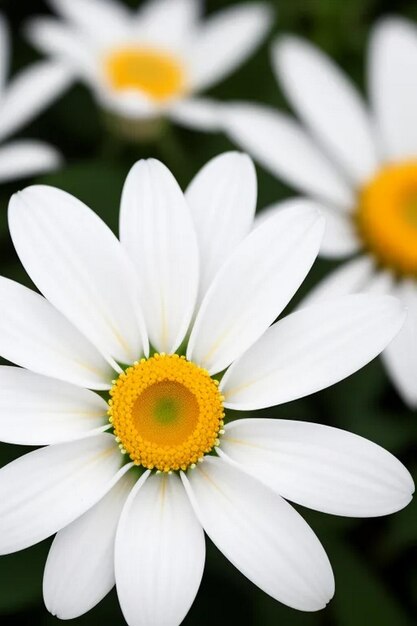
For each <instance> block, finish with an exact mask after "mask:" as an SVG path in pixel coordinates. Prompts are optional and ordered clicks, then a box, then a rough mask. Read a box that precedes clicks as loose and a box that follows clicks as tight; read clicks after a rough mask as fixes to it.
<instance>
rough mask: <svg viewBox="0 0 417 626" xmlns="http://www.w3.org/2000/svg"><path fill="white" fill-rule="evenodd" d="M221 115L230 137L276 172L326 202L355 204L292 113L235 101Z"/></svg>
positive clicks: (337, 173) (351, 205) (303, 190)
mask: <svg viewBox="0 0 417 626" xmlns="http://www.w3.org/2000/svg"><path fill="white" fill-rule="evenodd" d="M221 117H222V121H223V124H224V128H225V131H226V132H227V133H228V134H229V136H230V137H231V139H232V140H233V141H235V142H236V143H237V145H238V146H240V147H241V148H242V149H243V150H246V151H248V152H249V154H251V155H252V156H253V157H254V158H255V159H256V160H257V161H259V163H261V165H263V166H264V167H265V168H267V169H268V170H269V171H270V172H271V173H272V174H273V175H274V176H278V177H279V178H283V179H284V180H285V181H288V182H289V183H290V184H291V185H294V187H296V188H297V189H299V190H300V191H301V192H302V193H307V194H310V195H313V196H314V197H316V198H317V199H319V200H323V201H324V202H326V203H329V204H334V205H335V206H340V207H342V208H345V209H350V208H351V207H353V206H354V205H355V197H354V194H353V191H352V189H351V188H350V187H349V186H348V184H347V183H346V182H345V181H344V180H343V178H342V177H341V176H340V174H339V172H338V170H337V169H336V168H335V167H334V166H333V165H332V163H331V162H330V161H329V160H327V159H326V158H325V156H324V155H323V154H322V152H321V151H320V150H319V149H318V148H317V146H316V145H315V143H314V142H313V141H312V140H311V139H310V137H309V136H308V135H307V134H306V133H305V131H304V130H303V129H302V128H301V126H300V125H299V124H298V123H297V122H295V121H294V120H293V119H291V118H290V117H289V116H287V115H284V114H283V113H280V112H278V111H276V110H275V109H272V108H270V107H266V106H263V105H259V104H250V103H234V104H230V105H229V106H224V107H223V109H222V113H221Z"/></svg>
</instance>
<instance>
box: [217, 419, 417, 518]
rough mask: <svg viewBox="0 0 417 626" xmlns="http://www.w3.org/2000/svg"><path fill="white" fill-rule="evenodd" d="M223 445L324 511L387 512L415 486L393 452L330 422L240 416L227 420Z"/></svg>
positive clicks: (289, 494)
mask: <svg viewBox="0 0 417 626" xmlns="http://www.w3.org/2000/svg"><path fill="white" fill-rule="evenodd" d="M221 449H222V451H223V452H224V453H226V454H227V455H228V456H229V457H230V458H231V459H233V460H234V461H235V462H237V463H239V464H242V466H244V468H245V470H246V471H249V472H250V473H251V474H253V475H254V476H255V477H257V478H258V479H259V480H262V481H263V482H265V483H266V484H267V485H269V486H270V487H272V488H273V489H274V491H276V492H277V493H279V494H280V495H281V496H283V497H284V498H287V499H288V500H292V501H293V502H296V503H297V504H302V505H303V506H308V507H309V508H311V509H315V510H317V511H323V512H324V513H332V514H334V515H347V516H351V517H374V516H378V515H387V514H388V513H393V512H394V511H398V510H400V509H402V508H403V507H405V506H406V505H407V504H408V503H409V502H410V500H411V497H412V493H413V491H414V484H413V480H412V478H411V475H410V473H409V472H408V470H407V469H406V468H405V467H404V465H403V464H402V463H400V461H398V459H396V458H395V457H394V456H393V455H392V454H390V453H389V452H387V451H386V450H384V449H383V448H381V447H380V446H378V445H376V444H375V443H372V442H371V441H368V440H367V439H364V438H363V437H358V436H357V435H353V434H351V433H349V432H347V431H345V430H340V429H338V428H331V427H330V426H322V425H320V424H311V423H306V422H296V421H292V420H277V419H242V420H237V421H235V422H232V423H230V424H228V425H227V426H226V433H225V434H224V436H223V437H222V440H221Z"/></svg>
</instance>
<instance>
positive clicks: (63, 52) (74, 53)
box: [26, 17, 97, 79]
mask: <svg viewBox="0 0 417 626" xmlns="http://www.w3.org/2000/svg"><path fill="white" fill-rule="evenodd" d="M26 35H27V37H28V39H29V41H30V42H31V43H32V45H34V46H35V47H36V48H38V49H39V50H41V51H42V52H44V53H46V54H49V55H52V56H53V57H54V58H56V59H57V60H59V61H60V62H63V63H66V64H67V65H69V66H70V67H71V68H73V69H74V70H76V71H77V73H81V74H82V75H84V76H86V77H90V78H91V79H94V78H95V75H96V74H97V61H96V58H95V50H94V48H93V46H92V45H91V42H89V41H88V40H86V39H85V38H83V37H82V35H80V34H79V33H77V32H74V31H73V30H72V29H71V28H69V27H68V26H67V25H65V24H62V23H61V22H59V21H58V20H55V19H52V18H47V17H35V18H32V19H31V20H30V21H29V23H28V24H27V26H26Z"/></svg>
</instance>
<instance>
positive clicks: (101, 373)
mask: <svg viewBox="0 0 417 626" xmlns="http://www.w3.org/2000/svg"><path fill="white" fill-rule="evenodd" d="M0 300H1V302H2V306H1V307H0V354H1V356H2V357H4V358H5V359H7V360H9V361H12V363H16V364H17V365H21V366H23V367H26V368H28V369H30V370H33V371H34V372H37V373H38V374H44V375H45V376H51V377H54V378H58V379H60V380H64V381H67V382H70V383H73V384H75V385H80V386H81V387H90V388H91V389H109V387H110V381H111V379H112V378H113V376H114V370H113V369H112V368H111V367H110V366H109V364H108V363H107V362H106V361H105V360H104V358H103V357H102V356H101V355H100V353H99V352H97V350H96V349H95V348H94V347H93V346H92V345H91V344H90V343H89V342H88V341H87V340H86V339H85V338H84V337H83V335H82V334H81V333H80V332H79V331H78V330H77V329H76V328H74V326H73V325H72V324H71V323H70V322H68V320H67V319H65V317H64V316H63V315H62V314H61V313H59V312H58V311H57V310H56V309H54V307H53V306H52V305H51V304H50V303H49V302H48V301H47V300H45V298H42V296H40V295H39V294H37V293H35V292H34V291H31V290H30V289H27V288H26V287H23V285H19V284H18V283H16V282H14V281H12V280H9V279H7V278H2V277H0ZM28 311H29V312H30V314H28Z"/></svg>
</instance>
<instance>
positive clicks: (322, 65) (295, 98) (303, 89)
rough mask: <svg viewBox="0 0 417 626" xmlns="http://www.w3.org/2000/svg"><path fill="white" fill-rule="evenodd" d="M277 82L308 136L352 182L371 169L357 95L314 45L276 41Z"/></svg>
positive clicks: (368, 132)
mask: <svg viewBox="0 0 417 626" xmlns="http://www.w3.org/2000/svg"><path fill="white" fill-rule="evenodd" d="M272 60H273V65H274V68H275V71H276V74H277V78H278V80H279V81H280V82H281V84H282V86H283V88H284V90H285V92H286V94H287V96H288V98H289V100H290V102H291V104H292V105H293V106H294V107H295V108H296V110H297V112H298V114H299V115H300V116H301V117H302V118H303V120H304V121H305V122H306V123H307V124H308V126H309V128H310V129H311V131H312V133H313V134H314V135H315V136H316V137H317V139H318V140H319V141H321V142H322V144H323V145H324V146H325V147H326V148H327V149H328V151H329V152H330V154H332V155H333V156H334V158H335V159H336V160H337V161H338V162H339V163H340V165H341V166H342V167H343V168H344V170H345V171H346V173H347V174H348V175H349V178H351V179H352V180H353V181H354V182H358V183H361V182H363V181H365V180H367V179H368V178H369V177H370V176H372V174H373V173H374V171H375V170H376V168H377V163H378V160H377V154H376V148H375V141H374V137H373V129H372V127H371V121H370V118H369V115H368V111H367V110H366V109H365V106H364V103H363V100H362V98H361V96H360V95H359V92H358V91H357V90H356V89H355V87H354V85H353V84H352V83H351V81H350V80H349V79H348V78H347V77H346V76H345V74H343V73H342V72H341V71H340V69H339V68H338V67H337V66H336V65H335V64H334V63H333V62H332V61H331V60H330V58H329V57H328V56H326V55H325V54H324V53H323V52H321V51H320V50H319V49H318V48H316V47H315V46H313V45H311V44H309V43H308V42H307V41H305V40H303V39H299V38H297V37H288V36H287V37H283V38H280V39H278V41H277V42H276V43H275V45H274V46H273V48H272Z"/></svg>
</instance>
